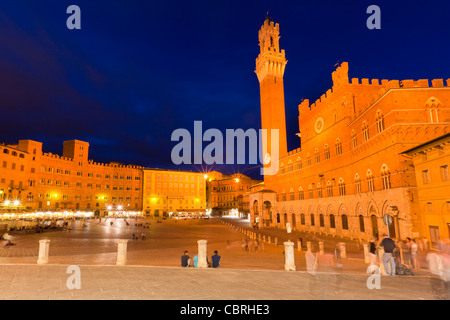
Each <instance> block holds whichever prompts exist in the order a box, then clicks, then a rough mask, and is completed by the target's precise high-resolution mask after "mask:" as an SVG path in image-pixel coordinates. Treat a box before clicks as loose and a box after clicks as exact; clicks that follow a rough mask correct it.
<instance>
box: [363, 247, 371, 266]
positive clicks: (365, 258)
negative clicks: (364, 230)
mask: <svg viewBox="0 0 450 320" xmlns="http://www.w3.org/2000/svg"><path fill="white" fill-rule="evenodd" d="M363 247H364V262H365V263H369V262H370V258H369V244H368V243H364V244H363Z"/></svg>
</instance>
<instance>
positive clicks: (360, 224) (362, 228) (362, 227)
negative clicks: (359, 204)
mask: <svg viewBox="0 0 450 320" xmlns="http://www.w3.org/2000/svg"><path fill="white" fill-rule="evenodd" d="M359 231H361V232H365V231H366V229H365V228H364V217H363V216H362V215H361V214H360V215H359Z"/></svg>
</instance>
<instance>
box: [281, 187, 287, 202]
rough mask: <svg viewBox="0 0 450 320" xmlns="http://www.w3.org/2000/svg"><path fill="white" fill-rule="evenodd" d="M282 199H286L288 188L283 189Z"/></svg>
mask: <svg viewBox="0 0 450 320" xmlns="http://www.w3.org/2000/svg"><path fill="white" fill-rule="evenodd" d="M281 199H282V200H281V201H286V190H284V189H283V191H282V192H281Z"/></svg>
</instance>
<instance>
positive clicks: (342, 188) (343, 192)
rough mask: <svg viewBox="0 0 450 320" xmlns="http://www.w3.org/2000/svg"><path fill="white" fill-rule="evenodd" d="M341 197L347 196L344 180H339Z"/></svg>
mask: <svg viewBox="0 0 450 320" xmlns="http://www.w3.org/2000/svg"><path fill="white" fill-rule="evenodd" d="M339 195H340V196H345V182H344V179H342V178H340V179H339Z"/></svg>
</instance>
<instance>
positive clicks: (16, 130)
mask: <svg viewBox="0 0 450 320" xmlns="http://www.w3.org/2000/svg"><path fill="white" fill-rule="evenodd" d="M72 4H75V5H78V6H79V7H80V8H81V26H82V29H81V30H68V29H67V28H66V19H67V18H68V16H69V15H68V14H67V13H66V9H67V7H68V6H69V5H72ZM372 4H375V5H378V6H380V8H381V27H382V29H381V30H368V29H367V27H366V20H367V18H368V17H369V15H368V14H367V13H366V9H367V7H368V6H369V5H372ZM268 10H269V16H270V17H271V18H272V19H273V20H274V21H275V22H277V23H279V24H280V32H281V40H280V46H281V48H282V49H285V50H286V58H287V60H288V64H287V67H286V72H285V78H284V80H285V99H286V118H287V130H288V145H289V149H294V148H296V147H298V143H299V141H298V137H296V136H295V133H297V132H298V119H297V106H298V104H299V103H300V101H301V100H302V99H303V98H308V99H310V100H311V101H315V100H316V99H318V98H319V97H320V96H321V95H322V94H323V93H325V91H327V90H328V89H329V88H331V84H332V82H331V72H332V71H333V70H334V69H335V67H334V65H335V64H336V63H337V62H343V61H347V62H349V67H350V71H349V76H350V78H353V77H355V78H378V79H399V80H402V79H434V78H439V79H440V78H444V79H448V78H450V42H449V39H450V19H449V15H450V2H449V1H435V0H430V1H403V0H401V1H392V0H391V1H378V0H374V1H364V0H357V1H343V0H341V1H299V0H297V1H268V0H259V1H242V0H241V1H220V0H217V1H195V0H194V1H173V0H166V1H142V0H139V1H137V0H127V1H122V0H117V1H103V0H96V1H92V0H90V1H79V0H73V1H63V0H54V1H50V0H43V1H32V0H14V1H13V0H2V1H1V3H0V86H1V94H0V114H1V116H0V117H1V118H0V119H1V125H0V142H6V143H15V142H16V141H18V140H19V139H33V140H37V141H41V142H43V143H44V151H45V152H52V153H58V154H61V153H62V145H63V141H64V140H71V139H80V140H84V141H88V142H89V143H90V158H91V159H94V160H95V161H98V162H110V161H118V162H123V163H127V164H128V163H130V164H137V165H142V166H147V167H159V168H170V169H177V167H176V166H175V165H173V164H172V161H171V157H170V154H171V149H172V148H173V146H174V145H175V144H176V143H174V142H171V141H170V137H171V134H172V132H173V131H174V130H175V129H177V128H186V129H188V130H190V131H191V132H193V124H194V121H196V120H201V121H203V128H204V130H206V129H208V128H218V129H220V130H222V131H223V132H225V129H237V128H242V129H248V128H255V129H259V128H260V126H261V120H260V112H259V84H258V80H257V77H256V75H255V73H254V69H255V59H256V57H257V55H258V53H259V47H258V30H259V28H260V26H261V25H262V24H263V22H264V19H265V16H266V12H267V11H268ZM205 145H206V143H205ZM249 167H252V166H251V165H248V166H247V167H245V166H244V167H243V166H240V167H238V166H233V165H230V166H225V167H219V166H217V167H215V168H217V169H221V170H222V171H226V172H228V173H232V172H235V171H238V170H240V171H243V170H244V173H247V174H250V175H253V176H255V174H256V173H258V172H259V171H258V172H255V170H254V169H249ZM200 168H201V166H199V165H196V166H195V168H193V167H181V169H189V170H195V169H200ZM255 177H257V176H255Z"/></svg>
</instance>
